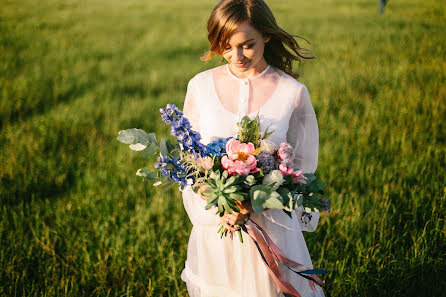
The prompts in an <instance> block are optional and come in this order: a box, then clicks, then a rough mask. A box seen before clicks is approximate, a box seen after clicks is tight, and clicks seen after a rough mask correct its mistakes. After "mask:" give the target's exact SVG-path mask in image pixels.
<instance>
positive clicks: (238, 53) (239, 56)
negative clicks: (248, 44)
mask: <svg viewBox="0 0 446 297" xmlns="http://www.w3.org/2000/svg"><path fill="white" fill-rule="evenodd" d="M234 56H235V58H236V62H241V61H243V49H241V48H236V49H235V53H234Z"/></svg>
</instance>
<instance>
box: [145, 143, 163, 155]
mask: <svg viewBox="0 0 446 297" xmlns="http://www.w3.org/2000/svg"><path fill="white" fill-rule="evenodd" d="M158 149H159V148H158V146H157V145H156V144H154V143H149V145H148V146H147V147H146V148H145V149H144V150H143V151H142V152H141V157H143V158H146V159H148V158H151V157H153V156H155V155H156V153H157V152H158Z"/></svg>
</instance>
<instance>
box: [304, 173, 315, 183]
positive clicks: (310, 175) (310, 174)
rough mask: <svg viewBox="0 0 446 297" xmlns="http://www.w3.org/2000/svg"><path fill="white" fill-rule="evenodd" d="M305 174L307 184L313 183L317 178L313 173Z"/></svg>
mask: <svg viewBox="0 0 446 297" xmlns="http://www.w3.org/2000/svg"><path fill="white" fill-rule="evenodd" d="M304 176H305V177H306V178H307V184H311V183H312V182H313V181H314V180H315V179H316V176H315V175H314V174H313V173H304Z"/></svg>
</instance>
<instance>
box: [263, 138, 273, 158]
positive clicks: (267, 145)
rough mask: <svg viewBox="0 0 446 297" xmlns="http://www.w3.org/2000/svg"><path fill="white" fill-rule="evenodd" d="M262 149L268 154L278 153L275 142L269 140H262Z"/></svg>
mask: <svg viewBox="0 0 446 297" xmlns="http://www.w3.org/2000/svg"><path fill="white" fill-rule="evenodd" d="M260 147H261V148H262V149H263V152H267V153H268V154H270V155H272V154H274V153H275V152H276V151H277V146H276V144H275V143H274V142H272V141H271V140H268V139H262V140H260Z"/></svg>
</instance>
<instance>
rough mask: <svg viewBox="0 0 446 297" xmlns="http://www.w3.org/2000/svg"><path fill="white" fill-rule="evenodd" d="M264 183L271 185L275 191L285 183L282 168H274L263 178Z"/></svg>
mask: <svg viewBox="0 0 446 297" xmlns="http://www.w3.org/2000/svg"><path fill="white" fill-rule="evenodd" d="M262 184H264V185H267V186H271V187H272V189H273V191H275V190H277V189H278V188H279V187H280V186H281V185H282V184H283V175H282V172H280V170H273V171H271V172H270V173H268V174H267V175H265V177H264V178H263V181H262Z"/></svg>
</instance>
